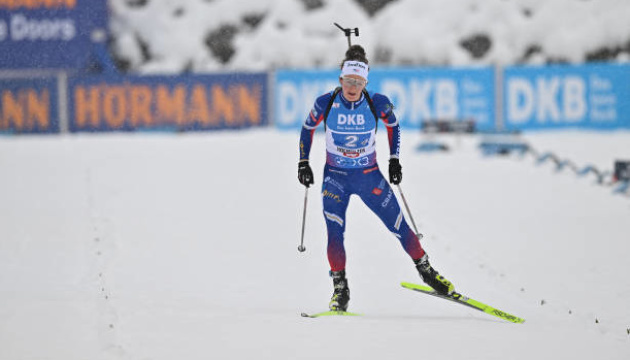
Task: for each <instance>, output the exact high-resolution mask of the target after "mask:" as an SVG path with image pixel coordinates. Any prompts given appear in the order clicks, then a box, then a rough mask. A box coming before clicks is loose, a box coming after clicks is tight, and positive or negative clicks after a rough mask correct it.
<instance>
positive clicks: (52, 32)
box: [0, 0, 108, 69]
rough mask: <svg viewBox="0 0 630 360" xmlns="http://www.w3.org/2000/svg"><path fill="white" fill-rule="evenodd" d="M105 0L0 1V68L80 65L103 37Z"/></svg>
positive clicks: (82, 64) (105, 23)
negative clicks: (98, 35)
mask: <svg viewBox="0 0 630 360" xmlns="http://www.w3.org/2000/svg"><path fill="white" fill-rule="evenodd" d="M107 19H108V13H107V1H106V0H90V1H88V0H47V1H41V0H40V1H26V0H13V1H0V68H10V69H30V68H55V69H68V68H81V67H84V66H85V65H86V63H87V62H88V59H89V57H90V55H91V53H92V50H93V44H94V43H93V41H92V40H93V36H94V37H96V36H97V34H100V37H101V38H102V39H99V41H104V40H105V39H104V37H105V36H106V33H105V30H106V29H107Z"/></svg>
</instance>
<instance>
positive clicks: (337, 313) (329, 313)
mask: <svg viewBox="0 0 630 360" xmlns="http://www.w3.org/2000/svg"><path fill="white" fill-rule="evenodd" d="M301 315H302V317H308V318H317V317H320V316H361V314H357V313H352V312H348V311H323V312H320V313H316V314H307V313H302V314H301Z"/></svg>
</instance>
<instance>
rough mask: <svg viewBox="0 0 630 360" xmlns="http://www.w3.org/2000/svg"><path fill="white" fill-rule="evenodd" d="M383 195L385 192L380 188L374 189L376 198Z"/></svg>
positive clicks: (373, 192)
mask: <svg viewBox="0 0 630 360" xmlns="http://www.w3.org/2000/svg"><path fill="white" fill-rule="evenodd" d="M382 193H383V190H381V189H379V188H374V189H373V190H372V194H374V195H376V196H380V195H381V194H382Z"/></svg>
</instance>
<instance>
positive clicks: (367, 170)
mask: <svg viewBox="0 0 630 360" xmlns="http://www.w3.org/2000/svg"><path fill="white" fill-rule="evenodd" d="M376 170H378V166H375V167H373V168H369V169H365V170H363V173H364V174H369V173H371V172H372V171H376ZM381 183H382V181H381ZM378 188H379V189H380V190H383V187H382V186H381V184H379V186H378Z"/></svg>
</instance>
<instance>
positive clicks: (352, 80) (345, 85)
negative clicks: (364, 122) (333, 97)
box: [339, 75, 367, 101]
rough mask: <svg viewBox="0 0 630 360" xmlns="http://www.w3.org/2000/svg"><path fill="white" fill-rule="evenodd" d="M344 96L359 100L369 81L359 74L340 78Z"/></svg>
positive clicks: (349, 99) (347, 98) (348, 98)
mask: <svg viewBox="0 0 630 360" xmlns="http://www.w3.org/2000/svg"><path fill="white" fill-rule="evenodd" d="M339 83H340V84H341V90H342V91H343V97H344V98H346V100H348V101H357V100H359V99H360V98H361V92H362V91H363V89H364V88H365V85H366V84H367V82H366V81H365V79H364V78H362V77H360V76H359V75H346V76H344V77H342V78H340V79H339Z"/></svg>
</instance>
